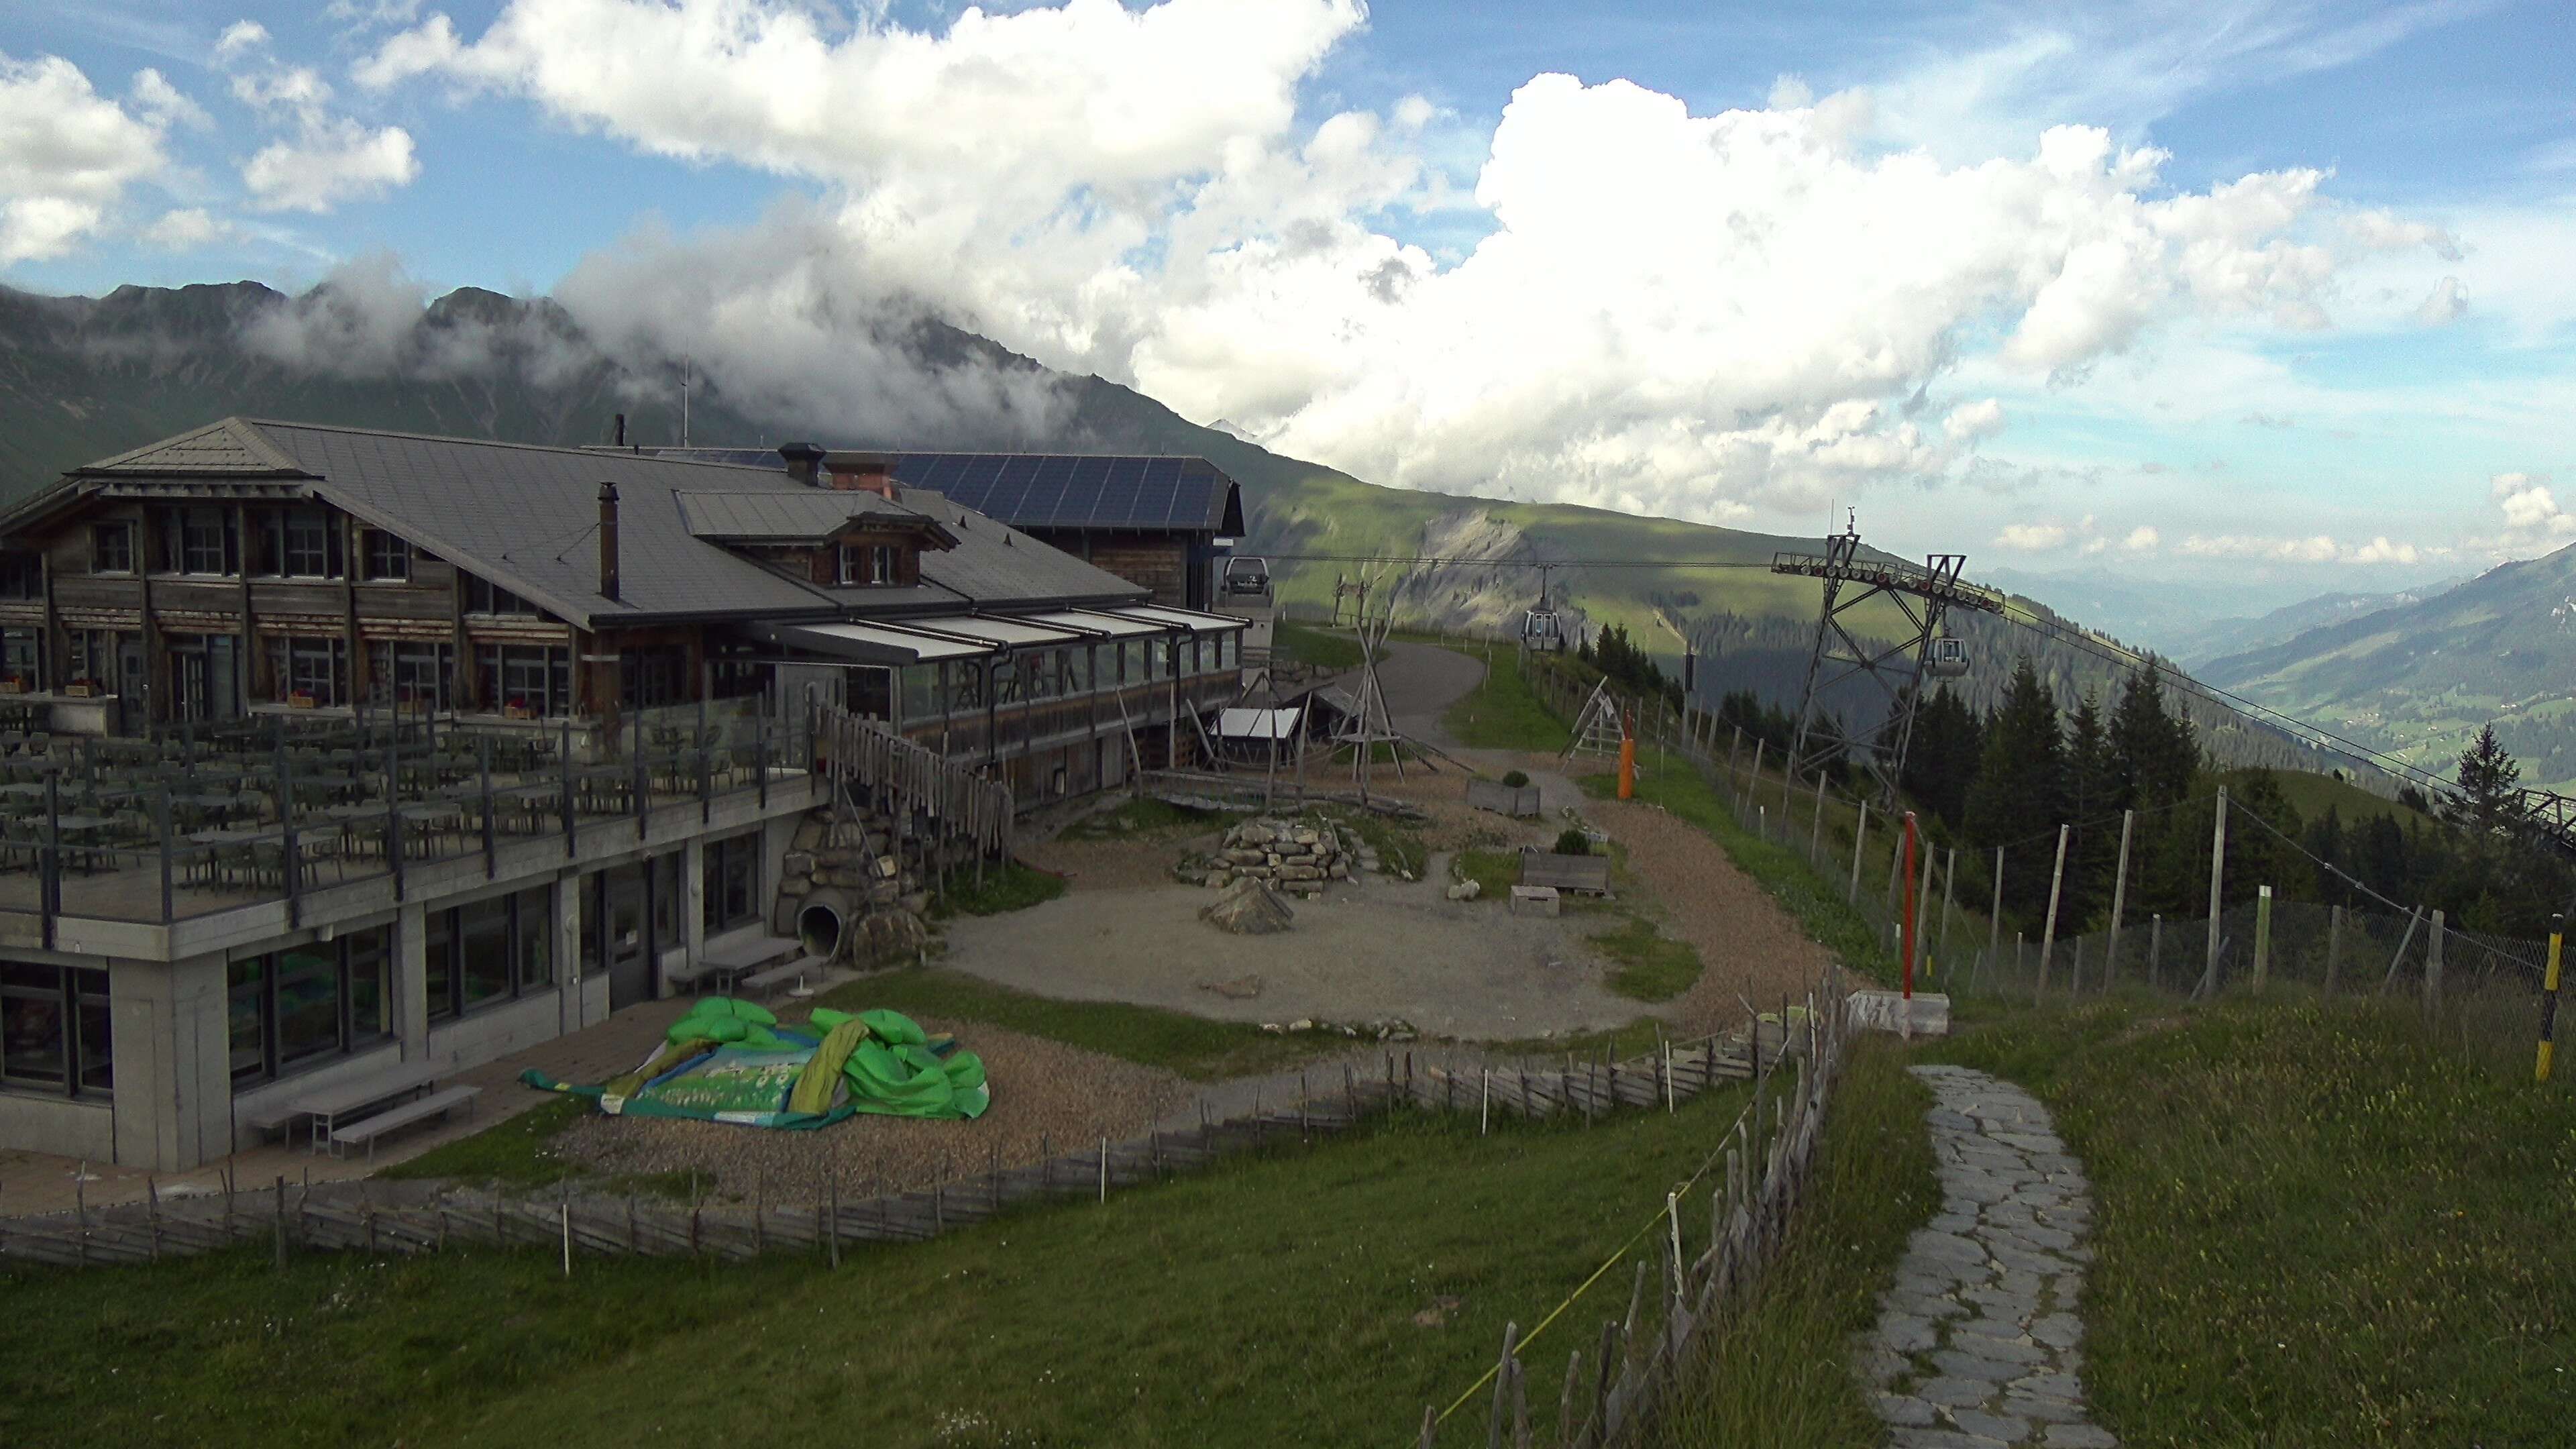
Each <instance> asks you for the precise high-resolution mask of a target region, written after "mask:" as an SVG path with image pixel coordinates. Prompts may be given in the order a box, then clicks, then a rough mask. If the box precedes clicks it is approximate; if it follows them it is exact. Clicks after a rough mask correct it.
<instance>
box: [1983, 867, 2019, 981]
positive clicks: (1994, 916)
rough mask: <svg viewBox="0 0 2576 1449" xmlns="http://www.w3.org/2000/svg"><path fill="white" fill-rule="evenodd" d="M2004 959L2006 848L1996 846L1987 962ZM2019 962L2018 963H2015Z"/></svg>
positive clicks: (2001, 961) (1987, 919)
mask: <svg viewBox="0 0 2576 1449" xmlns="http://www.w3.org/2000/svg"><path fill="white" fill-rule="evenodd" d="M2003 959H2004V848H2003V847H2002V846H2000V845H1998V846H1996V847H1995V903H1994V906H1993V908H1992V910H1991V911H1990V912H1989V913H1988V915H1987V916H1986V962H1987V964H1989V965H1992V966H2001V965H2002V964H2003ZM2015 964H2018V963H2015Z"/></svg>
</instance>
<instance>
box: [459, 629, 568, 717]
mask: <svg viewBox="0 0 2576 1449" xmlns="http://www.w3.org/2000/svg"><path fill="white" fill-rule="evenodd" d="M474 652H475V662H476V664H477V665H478V666H479V667H480V668H481V670H482V674H483V702H484V704H485V705H486V706H487V707H500V708H508V709H521V710H526V711H528V712H529V713H531V714H534V715H537V716H540V717H542V718H547V719H554V718H558V717H560V716H563V715H568V714H570V713H572V651H571V650H570V649H568V648H565V647H563V646H561V645H549V644H484V645H480V646H478V647H477V648H476V649H475V651H474Z"/></svg>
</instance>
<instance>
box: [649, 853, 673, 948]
mask: <svg viewBox="0 0 2576 1449" xmlns="http://www.w3.org/2000/svg"><path fill="white" fill-rule="evenodd" d="M680 863H681V862H680V857H679V856H678V855H677V854H676V853H674V854H671V855H663V856H656V857H655V858H654V859H653V862H652V864H651V866H650V870H651V874H652V883H651V890H652V892H653V939H654V941H655V942H656V943H658V944H659V945H661V946H664V947H668V946H671V945H673V944H676V943H677V942H678V941H679V939H680Z"/></svg>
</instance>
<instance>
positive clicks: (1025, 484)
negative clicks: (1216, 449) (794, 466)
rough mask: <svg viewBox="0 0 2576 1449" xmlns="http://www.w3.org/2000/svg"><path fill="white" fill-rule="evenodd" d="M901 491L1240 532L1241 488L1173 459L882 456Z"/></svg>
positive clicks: (1206, 467)
mask: <svg viewBox="0 0 2576 1449" xmlns="http://www.w3.org/2000/svg"><path fill="white" fill-rule="evenodd" d="M659 451H660V453H661V456H663V457H666V458H693V459H697V460H699V461H702V462H710V463H732V464H736V465H739V466H742V467H749V468H757V467H768V468H783V467H784V460H783V459H781V458H780V457H779V455H778V453H777V451H776V450H775V449H771V448H664V449H661V450H659ZM880 456H883V457H884V458H885V459H886V460H887V461H888V463H889V464H890V465H891V466H892V468H893V472H894V478H895V481H896V482H897V483H898V484H900V485H902V486H903V488H904V490H905V491H907V492H909V491H910V490H912V489H915V488H927V489H930V490H931V491H933V492H937V493H941V494H944V495H946V496H947V497H949V498H952V499H955V500H956V501H958V502H960V503H963V504H966V505H967V506H968V507H971V508H973V509H975V510H976V511H978V512H980V513H987V514H990V515H992V516H993V517H995V518H998V519H1001V520H1002V521H1003V522H1005V523H1008V524H1010V525H1011V526H1012V527H1014V528H1048V529H1057V528H1069V529H1092V530H1099V531H1120V532H1126V531H1138V532H1170V531H1182V532H1194V533H1216V534H1240V533H1242V532H1243V490H1242V489H1241V488H1240V487H1239V486H1238V485H1237V484H1236V483H1235V481H1234V480H1233V479H1232V478H1229V477H1227V476H1226V474H1225V472H1224V470H1222V469H1220V468H1218V467H1217V466H1216V465H1215V464H1214V463H1211V462H1209V461H1208V460H1207V459H1205V458H1199V457H1189V456H1182V455H1177V454H1106V453H1102V454H1093V453H905V452H895V451H887V452H884V453H883V454H881V455H880Z"/></svg>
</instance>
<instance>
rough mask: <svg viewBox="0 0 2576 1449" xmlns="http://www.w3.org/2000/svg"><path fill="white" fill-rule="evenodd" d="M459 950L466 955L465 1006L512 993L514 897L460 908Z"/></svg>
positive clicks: (475, 1004) (463, 956) (495, 899)
mask: <svg viewBox="0 0 2576 1449" xmlns="http://www.w3.org/2000/svg"><path fill="white" fill-rule="evenodd" d="M456 915H457V925H456V937H457V949H458V954H459V956H460V957H461V958H462V968H461V969H462V971H463V979H464V982H465V1006H466V1008H467V1009H468V1010H472V1009H473V1008H474V1007H475V1006H477V1005H480V1004H481V1003H483V1002H486V1001H489V1000H491V999H492V998H494V997H496V996H507V995H509V994H510V898H509V897H508V896H495V897H493V898H492V899H490V900H488V901H476V902H475V903H474V904H472V905H470V906H460V907H458V908H457V912H456Z"/></svg>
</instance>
